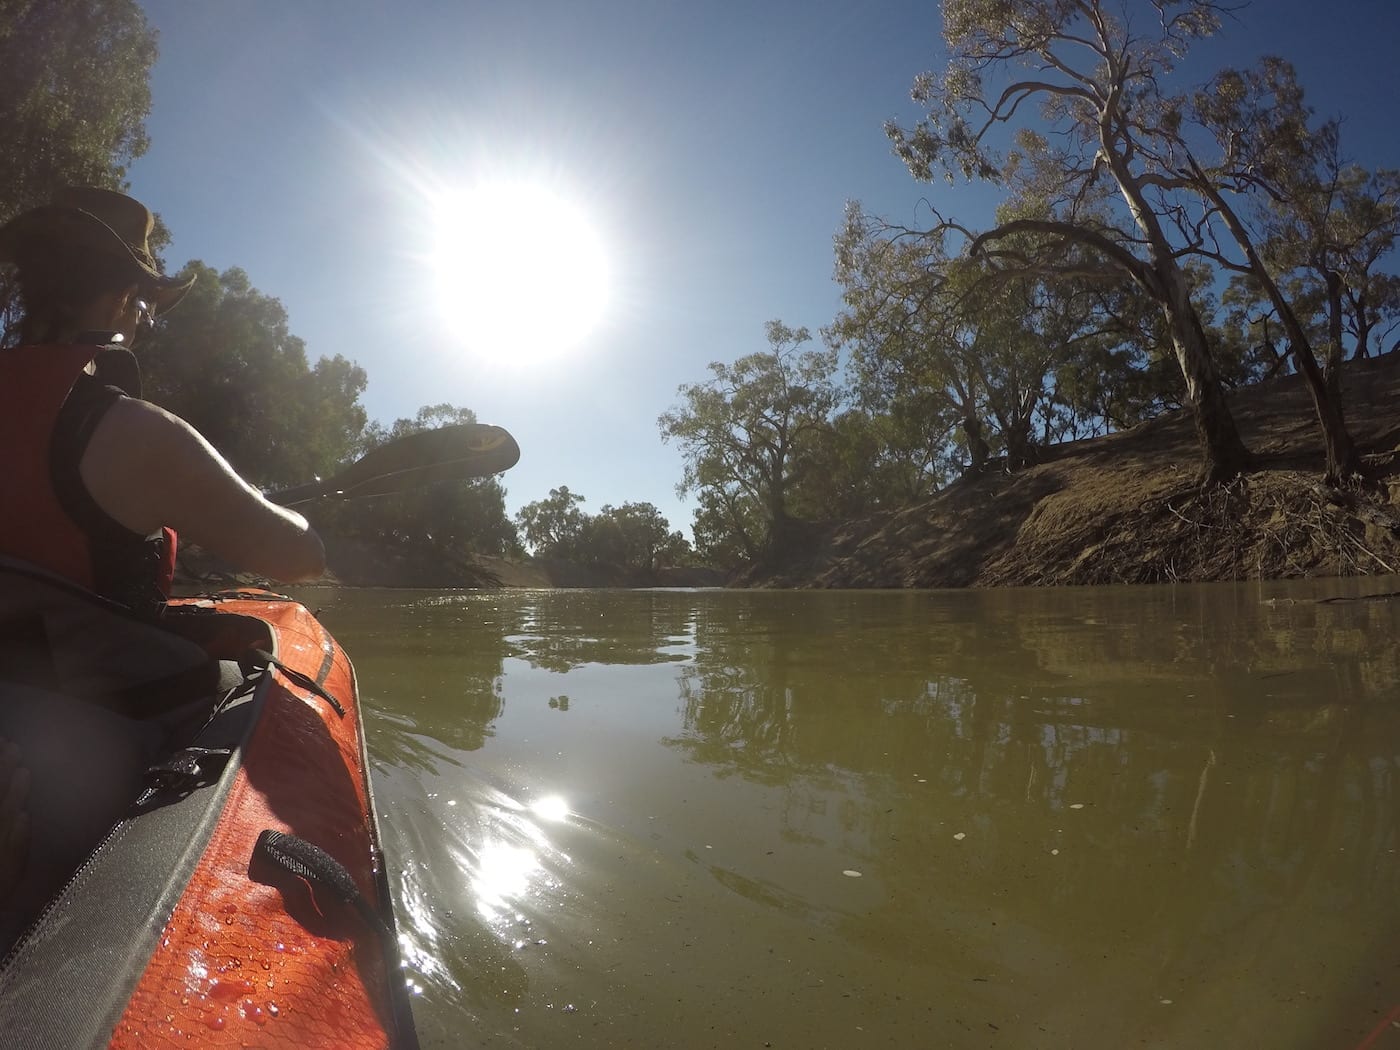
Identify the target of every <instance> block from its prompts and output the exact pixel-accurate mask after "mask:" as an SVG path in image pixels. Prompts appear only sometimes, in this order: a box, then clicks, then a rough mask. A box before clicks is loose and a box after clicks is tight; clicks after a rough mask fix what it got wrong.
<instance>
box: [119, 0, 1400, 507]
mask: <svg viewBox="0 0 1400 1050" xmlns="http://www.w3.org/2000/svg"><path fill="white" fill-rule="evenodd" d="M143 7H144V8H145V10H146V12H147V17H148V19H149V20H150V22H151V24H152V25H153V26H154V27H155V28H156V29H157V30H158V31H159V32H160V45H161V57H160V59H159V61H158V63H157V66H156V68H155V71H154V74H153V79H152V91H153V96H154V98H153V107H152V112H151V116H150V119H149V121H148V130H149V132H150V135H151V148H150V150H149V152H148V153H147V154H146V155H145V156H144V157H143V158H141V159H140V160H138V161H137V162H136V163H135V165H133V167H132V170H131V172H130V179H131V184H132V191H133V192H134V193H135V194H136V195H137V196H138V197H140V198H142V199H143V200H145V201H146V202H147V203H149V204H150V205H151V206H152V207H154V208H155V209H156V210H157V211H159V212H161V214H162V216H163V217H164V219H165V221H166V223H167V225H168V226H169V227H170V229H171V230H172V232H173V235H174V243H173V244H172V246H171V248H170V249H169V250H168V251H167V253H166V255H167V260H168V262H169V263H170V264H171V265H175V266H177V265H179V264H181V263H183V262H184V261H185V260H186V259H190V258H199V259H202V260H204V261H205V262H207V263H209V264H210V265H212V266H215V267H217V268H219V269H223V268H225V267H228V266H239V267H242V268H243V269H245V270H246V271H247V272H248V274H249V276H250V277H251V279H252V281H253V283H254V285H255V286H257V287H258V288H259V289H260V290H261V291H263V292H265V293H267V294H269V295H273V296H276V297H277V298H279V299H280V300H281V301H282V302H283V304H284V305H285V306H286V308H287V310H288V313H289V315H290V319H291V329H292V331H293V332H294V333H295V334H297V335H299V336H300V337H302V338H303V339H304V340H305V341H306V343H307V347H308V351H309V353H310V354H311V355H312V357H313V358H314V357H316V356H320V355H330V354H336V353H340V354H344V355H345V356H346V357H349V358H351V359H352V360H355V361H357V362H358V363H359V364H360V365H362V366H363V367H364V368H365V370H366V371H367V372H368V374H369V387H368V389H367V391H366V393H365V395H364V397H363V403H364V404H365V406H366V408H367V410H368V411H369V413H370V415H371V417H373V418H378V419H381V420H383V421H385V422H391V421H392V420H393V419H395V418H396V417H399V416H407V415H412V414H413V413H414V412H415V411H416V410H417V409H418V407H419V406H421V405H425V404H434V403H439V402H443V401H448V402H451V403H453V404H456V405H462V406H466V407H469V408H471V409H473V410H474V411H475V412H476V413H477V415H478V416H479V417H480V418H481V419H482V420H483V421H487V422H494V423H499V424H501V425H503V426H505V427H507V428H509V429H510V430H511V431H512V432H513V433H514V434H515V435H516V437H517V439H518V440H519V442H520V445H521V447H522V450H523V456H522V459H521V462H520V464H519V465H518V466H517V467H516V468H514V469H513V470H512V471H511V472H510V473H509V474H507V475H506V476H505V486H506V489H507V492H508V496H507V505H508V508H509V509H510V510H511V511H512V512H514V511H515V510H516V509H518V508H519V507H520V506H521V505H522V504H524V503H526V502H529V501H531V500H535V499H539V498H542V497H543V496H545V495H547V493H548V491H549V489H551V488H553V487H556V486H558V485H561V484H564V485H568V486H569V488H570V489H571V490H573V491H575V492H579V493H582V494H583V495H584V496H585V497H587V503H586V504H585V505H584V509H585V510H590V511H595V512H596V511H597V510H598V509H599V508H600V507H601V506H602V505H603V504H605V503H612V504H619V503H623V502H627V501H643V500H645V501H649V502H652V503H654V504H656V505H657V506H658V507H660V508H661V510H662V512H663V513H665V514H666V516H667V517H668V518H669V519H670V520H671V523H672V526H673V527H679V528H685V529H687V530H688V528H689V525H690V517H691V505H690V504H689V503H688V502H683V501H681V500H679V499H678V498H677V496H676V494H675V491H674V487H675V484H676V482H677V481H678V480H679V479H680V476H681V469H682V468H681V461H680V458H679V455H678V453H677V451H676V450H675V449H674V447H670V446H665V445H663V444H662V443H661V440H660V437H659V434H658V431H657V428H656V417H657V416H658V415H659V414H660V413H661V412H663V411H665V410H666V409H667V408H669V407H670V406H671V405H673V404H674V403H675V402H676V400H677V397H676V388H677V386H678V385H679V384H681V383H686V382H697V381H701V380H703V379H704V378H705V376H706V372H705V366H706V364H707V362H709V361H713V360H724V361H731V360H733V359H735V358H736V357H739V356H741V355H743V354H747V353H751V352H754V351H756V350H761V349H763V348H764V346H765V342H764V338H763V323H764V322H765V321H767V320H769V319H772V318H780V319H781V320H783V321H784V322H786V323H787V324H789V325H792V326H799V325H805V326H806V327H808V328H810V329H811V330H812V332H813V334H814V335H815V334H816V332H817V329H818V328H820V327H821V326H823V325H825V324H827V323H829V322H830V321H831V320H832V318H833V317H834V316H835V315H836V313H837V311H838V309H839V305H840V303H839V294H838V290H837V288H836V286H835V285H834V284H833V282H832V280H831V271H832V258H831V239H832V235H833V234H834V232H835V230H836V228H837V226H838V224H839V223H840V220H841V215H842V209H843V206H844V204H845V202H846V201H847V200H850V199H856V200H860V201H862V203H863V204H864V205H865V206H866V208H867V210H869V211H871V212H875V213H877V214H881V215H884V216H886V217H889V218H892V219H895V220H898V221H903V222H909V223H913V222H915V221H916V219H917V216H918V212H919V202H920V200H921V199H923V198H925V197H928V198H930V199H936V201H937V203H938V205H939V207H940V209H942V210H943V211H944V212H945V213H951V214H954V215H957V216H959V217H961V218H965V219H966V220H968V221H970V222H972V223H974V224H975V223H979V222H981V223H985V222H986V220H987V218H988V216H989V208H990V205H991V203H992V202H993V200H994V198H992V197H991V196H990V195H989V194H988V193H987V191H985V190H984V189H982V188H980V187H970V188H969V187H964V186H957V187H949V186H946V185H944V184H942V183H939V184H936V185H921V184H918V183H916V182H915V181H914V180H913V179H912V178H911V177H910V176H909V175H908V174H907V172H906V171H905V170H904V168H903V166H902V165H901V164H900V162H899V161H898V160H897V159H895V158H894V157H893V156H892V155H891V154H890V151H889V145H888V142H887V140H886V139H885V137H884V134H883V131H882V128H881V125H882V122H883V121H884V120H886V119H887V118H895V119H898V120H900V121H901V122H903V123H906V124H908V123H912V122H913V121H914V120H915V119H916V118H917V116H918V113H917V110H916V109H915V108H914V106H913V104H912V103H911V102H910V101H909V99H908V90H909V85H910V83H911V81H912V79H913V78H914V76H915V75H917V74H918V73H919V72H921V71H923V70H925V69H937V68H940V67H941V64H942V62H943V49H942V43H941V39H940V36H939V33H940V28H941V20H940V16H939V12H938V6H937V4H935V3H931V2H929V3H908V2H893V0H892V2H876V0H867V2H859V0H856V2H847V3H839V2H829V0H807V2H793V0H778V2H767V3H731V2H715V3H678V2H671V0H651V2H647V0H636V2H620V0H596V2H595V0H574V2H556V0H548V2H532V0H514V2H510V3H500V2H493V3H485V2H448V0H438V2H427V0H417V2H415V0H400V2H398V3H394V4H389V3H368V2H363V0H296V2H291V3H288V2H286V0H239V2H237V3H220V4H212V3H210V4H206V3H189V2H188V0H146V2H144V3H143ZM1397 39H1400V5H1393V4H1392V3H1391V2H1390V0H1365V2H1363V0H1352V2H1338V3H1332V4H1328V5H1318V4H1316V3H1307V2H1301V0H1275V2H1262V0H1261V2H1256V3H1255V4H1254V5H1253V7H1251V8H1248V9H1245V10H1244V11H1242V12H1241V13H1240V15H1239V22H1238V24H1235V25H1231V26H1230V27H1228V28H1227V30H1226V32H1225V33H1224V34H1223V35H1222V36H1221V37H1219V38H1217V39H1216V40H1214V41H1211V42H1209V43H1208V45H1207V46H1206V47H1205V48H1203V49H1201V52H1200V54H1199V58H1198V59H1197V60H1195V61H1193V67H1198V68H1200V69H1201V70H1202V71H1203V75H1204V73H1208V72H1209V71H1211V70H1212V69H1213V68H1216V67H1218V66H1219V65H1223V64H1234V65H1241V64H1246V63H1249V62H1250V61H1252V60H1253V59H1254V58H1256V57H1257V56H1259V55H1261V54H1264V53H1269V52H1273V53H1278V54H1282V55H1284V57H1287V58H1289V59H1290V60H1291V61H1293V62H1294V64H1295V65H1297V66H1298V68H1299V71H1300V77H1301V79H1302V82H1303V84H1304V85H1305V86H1306V87H1307V89H1308V93H1309V99H1310V101H1311V102H1312V103H1313V104H1314V106H1315V107H1316V108H1317V109H1318V110H1319V111H1320V112H1324V113H1327V114H1344V115H1345V116H1346V118H1347V123H1346V131H1345V132H1344V144H1345V147H1346V148H1347V150H1348V152H1349V153H1350V154H1351V156H1352V157H1353V158H1354V159H1356V160H1357V161H1360V162H1362V163H1366V164H1370V165H1386V166H1400V146H1397V143H1396V132H1395V127H1396V121H1395V110H1396V103H1397V101H1400V98H1397V96H1400V90H1397V83H1400V82H1397V79H1396V77H1395V75H1394V72H1393V61H1394V56H1393V49H1394V46H1395V41H1396V40H1397ZM487 178H490V179H512V178H520V179H530V180H534V181H544V182H547V183H549V184H550V185H552V186H555V187H557V188H558V190H559V192H561V193H563V194H564V195H566V196H567V197H568V198H569V199H571V200H573V201H574V202H575V203H576V204H577V205H578V206H579V207H580V208H581V209H582V210H583V211H584V212H585V213H586V214H587V215H588V216H589V218H590V221H591V222H592V224H593V225H594V226H595V227H596V229H597V230H598V233H599V235H600V237H601V238H602V240H603V242H604V244H605V246H606V250H607V253H608V256H609V258H610V266H609V270H610V274H611V279H610V285H611V289H612V291H611V294H610V305H609V308H608V310H607V312H606V314H605V316H604V319H603V321H602V323H601V324H600V325H599V326H598V327H597V328H596V329H595V330H594V331H593V333H592V334H591V335H590V336H589V337H588V338H586V339H585V340H584V341H583V342H582V343H581V344H579V345H578V346H576V347H574V348H573V349H572V350H571V351H569V352H568V353H567V354H562V355H557V356H554V357H552V358H550V359H547V360H542V361H536V362H533V363H532V362H531V361H530V360H527V359H525V357H524V356H523V355H522V354H521V353H520V352H519V350H518V348H514V347H512V346H492V347H481V346H464V345H463V343H462V339H461V335H462V332H461V331H460V330H457V329H459V328H460V326H469V325H470V319H469V318H462V319H461V320H460V321H451V322H449V321H448V320H447V319H446V318H445V317H444V315H443V312H442V310H441V309H440V308H439V304H438V302H437V299H438V296H437V293H436V292H435V290H434V282H433V279H432V274H431V272H430V267H429V265H428V263H427V260H426V256H427V254H428V253H429V252H430V249H431V241H432V233H433V213H432V212H431V210H430V208H429V207H428V205H427V200H428V197H427V193H428V191H429V190H433V191H436V190H444V189H448V188H450V187H452V186H453V185H464V186H465V185H469V184H471V183H473V182H476V181H480V180H482V179H487ZM542 250H543V249H542ZM549 298H550V296H549V289H548V288H541V289H539V290H538V296H537V304H538V305H537V308H538V309H539V310H545V309H547V307H548V302H549ZM530 322H531V314H530V313H529V312H527V313H525V314H524V315H523V316H522V317H521V319H520V323H521V324H522V325H525V326H528V325H529V324H530Z"/></svg>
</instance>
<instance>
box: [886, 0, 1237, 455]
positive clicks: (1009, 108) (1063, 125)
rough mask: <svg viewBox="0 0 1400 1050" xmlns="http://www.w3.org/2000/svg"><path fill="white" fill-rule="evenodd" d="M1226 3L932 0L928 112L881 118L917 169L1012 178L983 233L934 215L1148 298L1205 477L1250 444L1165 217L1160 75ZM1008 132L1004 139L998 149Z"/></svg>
mask: <svg viewBox="0 0 1400 1050" xmlns="http://www.w3.org/2000/svg"><path fill="white" fill-rule="evenodd" d="M1119 10H1121V11H1122V13H1121V16H1120V15H1116V14H1115V13H1114V12H1115V11H1119ZM1227 10H1228V7H1227V6H1226V5H1225V4H1222V3H1216V2H1213V0H1139V2H1138V3H1135V4H1132V5H1124V6H1122V7H1120V5H1117V4H1111V3H1107V2H1105V0H1016V2H1011V0H945V2H944V4H943V18H944V31H943V36H944V40H945V42H946V45H947V50H948V55H949V63H948V67H947V70H946V71H945V72H944V73H943V75H941V76H938V75H935V74H932V73H926V74H924V75H922V76H920V77H919V78H918V79H917V80H916V81H915V84H914V89H913V97H914V99H915V101H916V102H919V103H920V104H921V105H923V106H924V107H926V111H927V112H926V116H925V117H924V118H923V119H922V120H920V121H919V122H918V123H917V124H916V125H915V126H914V127H913V128H912V129H907V130H906V129H905V128H902V127H900V126H899V125H898V124H895V123H893V122H892V123H890V124H889V125H887V129H886V130H887V133H888V134H889V136H890V138H891V140H892V142H893V143H894V147H895V151H896V153H897V154H898V155H899V156H900V157H901V158H902V159H903V160H904V161H905V163H906V165H907V166H908V167H909V169H910V171H911V173H912V174H913V175H914V176H915V177H916V178H919V179H921V180H926V181H927V180H932V179H933V177H934V176H935V174H936V173H938V172H942V173H944V174H946V175H948V177H950V178H951V177H953V175H954V174H956V173H961V174H962V175H964V176H965V177H968V178H979V179H984V180H988V181H991V182H994V183H997V184H999V185H1001V186H1004V187H1006V188H1007V189H1008V190H1009V191H1010V193H1011V199H1010V201H1009V202H1008V205H1007V207H1006V209H1005V210H1004V211H1003V212H1002V214H1001V215H1000V216H999V225H998V226H996V227H995V228H994V229H991V230H987V231H984V232H982V233H980V234H973V233H972V231H970V230H967V229H966V228H965V227H961V226H958V224H956V223H954V222H953V221H952V220H950V219H948V218H947V217H944V216H941V215H940V216H939V220H940V224H941V225H942V226H943V227H944V228H946V229H955V228H956V229H961V230H963V232H964V233H966V234H967V235H968V237H969V238H970V250H971V251H972V252H973V253H974V254H981V255H983V256H984V257H986V258H988V259H989V260H991V261H992V262H993V264H994V265H996V266H999V267H1002V268H1007V269H1014V270H1017V271H1020V272H1031V273H1035V274H1037V275H1040V276H1044V277H1050V278H1054V277H1078V278H1088V279H1103V278H1104V277H1105V275H1106V271H1108V270H1110V269H1111V270H1114V271H1117V272H1118V273H1119V274H1121V275H1125V276H1126V277H1127V278H1128V279H1129V280H1131V281H1132V282H1133V283H1134V284H1136V285H1137V286H1138V287H1139V288H1140V289H1141V290H1142V291H1143V292H1144V293H1145V294H1146V295H1147V296H1149V297H1150V299H1151V300H1152V301H1153V302H1154V303H1155V304H1156V306H1157V309H1158V310H1159V311H1160V313H1161V315H1162V318H1163V321H1164V328H1165V330H1166V333H1167V335H1168V337H1169V339H1170V343H1171V347H1172V349H1173V351H1174V354H1175V357H1176V360H1177V364H1178V366H1179V368H1180V370H1181V373H1182V376H1183V379H1184V381H1185V385H1186V391H1187V396H1188V398H1189V400H1190V403H1191V405H1192V406H1193V408H1194V410H1195V419H1196V429H1197V435H1198V438H1199V441H1200V445H1201V450H1202V455H1203V459H1204V464H1203V469H1202V481H1203V482H1212V481H1223V480H1226V479H1228V478H1230V477H1232V476H1233V475H1235V474H1236V473H1238V472H1239V470H1240V469H1241V468H1242V467H1243V465H1244V464H1245V463H1246V461H1247V459H1248V452H1247V450H1246V449H1245V446H1244V443H1243V442H1242V440H1241V439H1240V436H1239V432H1238V430H1237V428H1236V426H1235V422H1234V419H1233V418H1232V416H1231V414H1230V411H1229V407H1228V405H1227V404H1226V401H1225V397H1224V391H1223V388H1222V385H1221V382H1220V377H1219V374H1218V372H1217V369H1216V365H1215V362H1214V360H1213V359H1212V356H1211V352H1210V345H1209V340H1208V338H1207V335H1206V330H1205V325H1204V324H1203V322H1202V319H1201V317H1200V315H1199V314H1198V312H1197V310H1196V307H1195V305H1194V303H1193V301H1192V295H1191V291H1192V289H1191V281H1190V278H1189V276H1188V273H1187V271H1186V269H1185V267H1184V265H1183V263H1182V260H1181V256H1180V255H1179V252H1178V249H1179V248H1180V247H1181V246H1180V244H1179V243H1176V242H1174V240H1173V236H1174V234H1175V233H1176V232H1177V231H1176V230H1175V229H1174V228H1173V226H1172V224H1171V222H1170V221H1169V220H1167V219H1164V216H1165V215H1168V214H1170V213H1171V212H1172V211H1173V209H1174V208H1176V207H1177V206H1178V202H1177V194H1178V193H1179V192H1180V191H1179V188H1177V187H1174V186H1170V185H1164V183H1163V180H1164V177H1174V176H1175V171H1174V169H1172V168H1171V166H1170V164H1169V156H1170V153H1171V150H1172V149H1173V148H1174V147H1175V146H1176V145H1177V144H1178V143H1179V141H1180V134H1181V122H1182V116H1183V110H1184V102H1183V100H1182V99H1181V98H1179V97H1173V96H1169V95H1167V94H1166V93H1165V91H1164V88H1163V85H1164V83H1165V79H1166V77H1167V76H1168V75H1169V74H1170V73H1171V72H1172V71H1173V69H1174V66H1175V63H1176V61H1177V60H1178V59H1179V58H1180V57H1181V56H1182V55H1183V54H1185V52H1186V51H1187V50H1188V49H1189V48H1190V47H1191V45H1192V44H1194V43H1195V42H1196V41H1198V40H1200V39H1202V38H1204V37H1207V36H1210V35H1211V34H1213V33H1214V32H1216V30H1217V29H1218V28H1219V27H1220V24H1221V17H1222V15H1223V14H1224V13H1225V12H1226V11H1227ZM1037 107H1038V117H1037V116H1031V115H1030V111H1032V110H1035V109H1036V108H1037ZM1008 132H1011V133H1014V135H1015V147H1016V148H1015V149H1014V150H1011V151H1010V152H1006V153H1004V154H1003V150H1004V149H1005V146H1006V145H1007V143H1006V141H1005V140H1006V135H1007V133H1008ZM1072 248H1074V249H1079V250H1077V251H1071V250H1070V249H1072Z"/></svg>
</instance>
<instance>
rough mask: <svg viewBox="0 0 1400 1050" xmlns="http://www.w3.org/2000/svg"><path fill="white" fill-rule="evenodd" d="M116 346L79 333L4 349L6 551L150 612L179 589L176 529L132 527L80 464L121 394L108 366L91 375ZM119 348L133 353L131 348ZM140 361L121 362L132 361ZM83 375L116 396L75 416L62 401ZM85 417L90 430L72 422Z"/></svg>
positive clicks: (0, 355)
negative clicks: (81, 338) (105, 502)
mask: <svg viewBox="0 0 1400 1050" xmlns="http://www.w3.org/2000/svg"><path fill="white" fill-rule="evenodd" d="M107 352H109V351H108V349H107V348H106V347H103V346H99V345H89V344H78V343H72V344H53V345H48V346H19V347H12V348H9V349H5V350H0V554H7V555H10V556H12V557H16V558H23V559H24V560H26V561H29V562H32V563H34V564H36V565H39V566H42V567H43V568H45V569H48V570H49V571H51V572H54V573H57V574H58V575H60V576H63V577H65V578H67V579H70V580H73V581H74V582H75V583H78V584H81V585H82V586H84V587H87V588H89V589H90V590H94V591H97V592H98V593H99V594H102V595H103V596H104V597H108V598H111V599H113V600H114V601H117V602H120V603H121V604H123V605H128V606H130V607H132V608H135V609H137V610H138V611H142V612H150V611H154V610H158V609H159V607H160V605H161V604H163V602H164V599H165V598H168V597H169V595H170V585H171V580H172V577H173V576H174V570H175V543H176V541H175V532H174V530H172V529H168V528H167V529H163V530H162V531H161V533H159V534H158V535H156V536H151V537H147V536H141V535H139V534H138V533H135V532H132V531H131V530H129V529H127V528H125V527H124V526H122V525H121V524H119V523H118V522H116V521H114V520H113V519H112V518H110V517H108V516H107V515H106V514H105V513H104V512H103V511H102V510H101V509H100V508H99V507H98V506H97V504H96V503H95V502H94V501H93V500H92V497H91V496H90V495H88V493H87V490H86V488H85V487H83V485H82V482H81V479H80V478H79V477H78V473H77V462H78V460H79V459H80V458H81V456H82V451H83V448H84V447H86V442H87V438H88V436H90V434H91V431H92V427H93V426H95V425H96V422H97V420H98V419H99V418H100V416H101V413H102V412H103V411H105V410H106V408H107V407H108V406H109V405H110V403H111V401H112V400H114V399H115V397H116V396H117V395H116V392H115V391H111V390H110V389H109V388H108V387H107V386H106V383H105V381H106V378H107V377H106V376H103V377H102V378H101V379H97V378H85V377H84V372H85V370H86V369H87V367H88V365H89V364H91V363H93V362H95V361H97V360H98V358H99V355H103V354H104V353H107ZM110 352H111V353H114V354H120V355H122V356H123V357H124V358H126V359H129V353H128V352H127V351H125V350H117V349H113V350H112V351H110ZM133 365H134V362H130V361H128V360H124V361H123V362H122V366H123V370H127V369H132V368H133ZM102 371H105V370H99V373H101V372H102ZM132 374H134V373H132ZM80 379H84V380H85V382H90V383H92V384H95V385H96V386H98V387H99V389H101V390H102V391H103V392H104V393H106V394H107V396H106V397H105V399H101V400H97V401H95V402H94V410H93V412H91V413H89V415H88V417H87V419H86V420H77V421H75V420H73V419H71V418H69V416H68V415H66V414H65V413H64V411H63V409H64V405H65V403H66V402H67V401H68V399H69V396H70V394H72V393H73V391H74V388H75V385H76V384H77V383H78V382H79V380H80ZM122 385H123V386H127V385H128V384H126V383H123V384H122ZM133 392H139V391H133ZM79 423H82V424H83V426H82V431H83V433H81V434H79V435H74V434H72V433H69V432H68V431H70V430H71V429H72V428H74V427H76V426H78V425H79ZM75 437H76V443H75V441H74V439H75Z"/></svg>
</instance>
